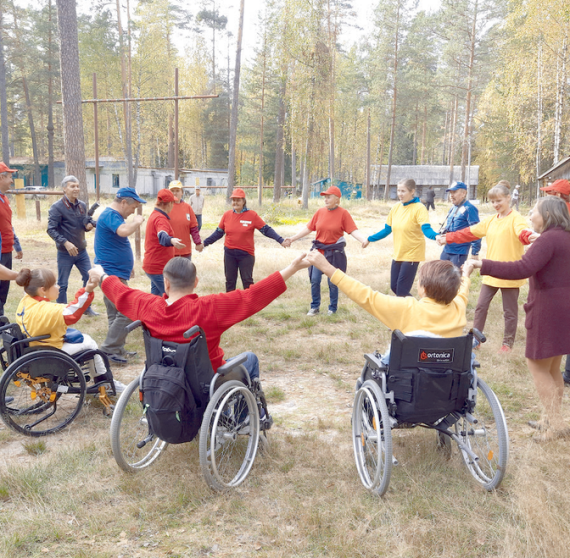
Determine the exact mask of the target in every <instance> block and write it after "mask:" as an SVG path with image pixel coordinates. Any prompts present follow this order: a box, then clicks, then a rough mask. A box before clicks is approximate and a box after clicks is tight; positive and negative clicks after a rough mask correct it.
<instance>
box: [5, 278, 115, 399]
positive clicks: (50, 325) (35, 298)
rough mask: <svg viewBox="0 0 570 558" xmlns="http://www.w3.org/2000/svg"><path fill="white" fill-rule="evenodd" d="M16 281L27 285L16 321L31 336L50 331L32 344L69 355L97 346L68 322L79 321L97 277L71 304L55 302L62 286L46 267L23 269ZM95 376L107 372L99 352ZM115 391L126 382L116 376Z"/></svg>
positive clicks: (89, 300) (89, 303)
mask: <svg viewBox="0 0 570 558" xmlns="http://www.w3.org/2000/svg"><path fill="white" fill-rule="evenodd" d="M16 283H17V284H18V285H19V286H20V287H23V288H24V292H25V293H26V295H25V296H24V298H22V300H21V301H20V304H19V305H18V310H17V311H16V323H17V324H18V325H19V326H20V329H21V330H22V332H23V333H24V334H25V335H26V336H28V337H36V336H41V335H49V336H50V337H48V338H47V339H44V340H42V341H33V342H32V343H30V345H31V346H45V345H47V346H51V347H55V348H57V349H61V350H62V351H64V352H66V353H67V354H69V355H74V354H76V353H79V352H81V351H85V350H87V349H97V348H98V347H97V343H96V342H95V340H94V339H93V338H91V337H90V336H89V335H87V334H86V333H81V332H79V331H77V330H74V329H70V328H69V326H71V325H73V324H75V323H76V322H78V321H79V319H80V318H81V316H82V315H83V314H84V312H85V311H86V310H87V309H88V308H89V306H90V305H91V302H92V301H93V298H94V296H95V295H94V294H93V290H94V289H95V287H97V285H98V281H97V280H96V279H94V278H91V277H90V278H89V281H88V282H87V284H86V285H85V287H82V288H81V289H79V290H78V291H77V292H76V293H75V298H74V300H73V301H72V302H70V303H69V304H54V303H53V301H54V300H56V299H57V297H58V294H59V286H58V285H57V283H56V279H55V275H54V274H53V272H52V271H50V270H49V269H45V268H38V269H33V270H30V269H27V268H24V269H22V270H21V271H20V272H19V273H18V276H17V277H16ZM94 364H95V377H94V378H93V381H94V382H95V383H97V378H98V377H99V376H104V375H106V373H107V370H106V368H105V363H104V362H103V359H102V358H101V357H100V356H99V355H96V356H95V359H94ZM114 383H115V391H116V392H117V393H120V392H122V391H123V390H124V389H125V386H124V384H122V383H121V382H119V381H118V380H114Z"/></svg>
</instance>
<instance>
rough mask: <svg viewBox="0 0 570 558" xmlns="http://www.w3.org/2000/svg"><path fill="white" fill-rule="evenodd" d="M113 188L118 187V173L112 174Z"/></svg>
mask: <svg viewBox="0 0 570 558" xmlns="http://www.w3.org/2000/svg"><path fill="white" fill-rule="evenodd" d="M113 188H120V185H119V175H118V174H114V175H113Z"/></svg>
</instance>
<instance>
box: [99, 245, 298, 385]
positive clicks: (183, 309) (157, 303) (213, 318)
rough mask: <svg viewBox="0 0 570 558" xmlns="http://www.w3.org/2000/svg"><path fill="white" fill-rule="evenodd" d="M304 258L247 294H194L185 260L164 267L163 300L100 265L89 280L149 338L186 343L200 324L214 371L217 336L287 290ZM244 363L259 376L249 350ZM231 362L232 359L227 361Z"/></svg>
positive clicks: (194, 279)
mask: <svg viewBox="0 0 570 558" xmlns="http://www.w3.org/2000/svg"><path fill="white" fill-rule="evenodd" d="M304 258H305V254H302V255H300V256H298V257H297V258H295V259H294V260H293V261H292V262H291V264H290V265H288V266H287V267H286V268H285V269H283V270H281V271H280V272H275V273H272V274H271V275H269V277H266V278H265V279H263V280H262V281H259V282H258V283H255V284H254V285H252V286H251V287H249V289H247V290H235V291H230V292H226V293H219V294H211V295H205V296H198V295H197V294H196V293H195V292H194V291H195V289H196V287H197V286H198V276H197V273H196V266H195V265H194V264H193V263H192V262H191V261H190V260H187V259H185V258H178V257H175V258H172V259H171V260H170V261H169V262H168V263H167V264H166V266H165V267H164V272H163V274H164V290H165V294H164V295H163V296H162V297H157V296H155V295H152V294H149V293H145V292H143V291H139V290H137V289H132V288H130V287H128V286H127V285H125V284H123V283H121V281H120V279H119V278H117V277H114V276H109V275H107V274H105V272H104V271H103V268H102V267H101V266H95V267H94V268H93V269H91V271H90V272H89V273H90V276H91V277H92V278H93V280H94V281H96V282H100V285H101V290H102V291H103V293H104V294H105V296H106V297H107V298H108V299H109V300H110V301H112V302H113V304H114V305H115V306H116V307H117V309H118V310H119V312H121V313H122V314H124V315H125V316H127V317H128V318H130V319H131V320H140V321H141V322H142V323H143V324H144V325H145V327H146V328H147V329H148V330H149V332H150V334H151V335H152V336H153V337H156V338H158V339H162V340H163V341H172V342H174V343H188V342H189V341H188V339H185V338H184V337H183V334H184V332H185V331H186V330H187V329H188V327H189V326H191V325H198V326H200V327H201V328H202V329H203V330H204V333H205V335H206V340H207V343H208V355H209V357H210V361H211V363H212V368H213V369H214V370H217V369H218V368H219V367H220V366H222V365H223V364H224V351H223V350H222V348H221V347H220V340H221V336H222V334H223V333H224V331H226V330H228V329H229V328H230V327H232V326H233V325H235V324H237V323H239V322H241V321H243V320H245V319H247V318H249V317H250V316H253V315H254V314H256V313H257V312H259V311H260V310H262V309H263V308H265V307H266V306H267V305H268V304H269V303H270V302H272V301H273V300H275V299H276V298H277V297H278V296H279V295H281V294H283V293H284V292H285V291H286V290H287V286H286V284H285V282H286V281H287V280H288V279H289V278H290V277H292V276H293V275H294V274H295V273H296V272H297V271H299V270H301V269H306V268H307V267H309V264H308V263H307V262H306V261H305V259H304ZM247 356H248V358H247V360H246V362H245V363H244V364H243V365H244V367H245V368H246V370H247V371H248V373H249V376H250V378H251V379H253V378H259V360H258V358H257V356H256V355H255V354H254V353H252V352H247ZM229 360H231V359H229Z"/></svg>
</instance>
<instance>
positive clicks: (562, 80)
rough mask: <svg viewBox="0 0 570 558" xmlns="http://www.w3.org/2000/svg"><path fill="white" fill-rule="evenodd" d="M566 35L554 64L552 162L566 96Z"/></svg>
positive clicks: (556, 153) (558, 142)
mask: <svg viewBox="0 0 570 558" xmlns="http://www.w3.org/2000/svg"><path fill="white" fill-rule="evenodd" d="M566 50H567V45H566V37H564V40H563V42H562V49H561V50H560V51H559V55H558V60H557V64H556V68H557V72H556V111H555V116H554V161H553V162H554V163H558V159H559V158H560V136H561V130H562V115H563V113H564V101H565V97H566Z"/></svg>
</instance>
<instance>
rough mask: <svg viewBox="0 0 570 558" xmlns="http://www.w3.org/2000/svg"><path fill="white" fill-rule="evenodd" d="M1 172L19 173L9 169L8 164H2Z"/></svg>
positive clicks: (0, 164) (16, 170) (0, 166)
mask: <svg viewBox="0 0 570 558" xmlns="http://www.w3.org/2000/svg"><path fill="white" fill-rule="evenodd" d="M0 172H18V169H9V168H8V166H7V165H6V163H0Z"/></svg>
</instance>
